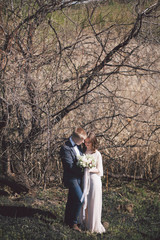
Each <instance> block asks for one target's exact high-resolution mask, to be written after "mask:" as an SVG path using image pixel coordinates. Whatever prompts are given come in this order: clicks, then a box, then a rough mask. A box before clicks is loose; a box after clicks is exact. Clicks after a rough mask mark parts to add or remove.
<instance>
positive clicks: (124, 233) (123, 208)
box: [0, 179, 160, 240]
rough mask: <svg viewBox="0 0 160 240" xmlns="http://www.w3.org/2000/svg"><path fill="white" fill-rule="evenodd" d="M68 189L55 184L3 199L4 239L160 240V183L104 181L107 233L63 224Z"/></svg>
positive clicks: (0, 212) (1, 228)
mask: <svg viewBox="0 0 160 240" xmlns="http://www.w3.org/2000/svg"><path fill="white" fill-rule="evenodd" d="M67 191H68V190H67V189H65V188H64V187H63V186H62V185H61V184H57V183H54V184H53V185H52V186H50V187H49V188H47V189H45V190H43V189H41V188H40V189H38V190H34V191H32V192H31V193H29V194H27V195H26V194H25V195H17V194H12V195H9V196H1V197H0V239H1V240H51V239H58V240H67V239H69V240H72V239H73V240H76V239H81V240H83V239H95V240H96V239H106V240H123V239H124V240H126V239H129V240H159V239H160V237H159V236H160V195H159V184H158V183H146V182H134V181H133V182H122V181H116V182H115V181H114V180H113V179H109V185H108V189H106V185H105V183H104V182H103V212H102V222H103V224H104V226H105V227H106V233H105V234H103V235H100V234H91V233H90V232H87V231H82V233H78V232H75V231H73V230H71V229H70V228H69V227H67V226H65V225H64V224H63V216H64V209H65V203H66V198H67Z"/></svg>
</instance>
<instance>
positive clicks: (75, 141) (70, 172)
mask: <svg viewBox="0 0 160 240" xmlns="http://www.w3.org/2000/svg"><path fill="white" fill-rule="evenodd" d="M86 137H87V134H86V132H85V131H84V129H83V128H80V127H79V128H76V129H75V131H74V132H73V133H72V135H71V137H70V138H69V139H68V140H67V141H66V142H65V144H64V145H63V146H62V147H61V150H60V156H61V159H62V164H63V171H64V172H63V182H64V186H65V187H67V188H68V189H69V192H68V199H67V204H66V209H65V219H64V221H65V224H67V225H69V226H70V228H72V229H74V230H77V231H81V230H80V228H79V227H78V226H77V220H78V216H79V213H80V210H81V207H82V204H83V202H82V201H81V198H82V189H81V184H82V177H83V171H82V169H81V168H80V167H79V166H77V157H78V155H82V149H81V146H80V145H81V144H82V143H83V142H84V140H85V139H86Z"/></svg>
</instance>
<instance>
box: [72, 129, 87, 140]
mask: <svg viewBox="0 0 160 240" xmlns="http://www.w3.org/2000/svg"><path fill="white" fill-rule="evenodd" d="M72 137H73V138H76V139H77V138H78V139H81V138H83V139H86V138H87V133H86V132H85V130H84V129H83V128H81V127H78V128H76V129H75V130H74V132H73V133H72Z"/></svg>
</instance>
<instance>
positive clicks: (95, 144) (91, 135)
mask: <svg viewBox="0 0 160 240" xmlns="http://www.w3.org/2000/svg"><path fill="white" fill-rule="evenodd" d="M87 138H89V139H90V141H91V143H92V150H93V151H94V152H95V151H96V149H97V148H98V141H97V138H96V136H95V134H94V133H89V134H88V137H87Z"/></svg>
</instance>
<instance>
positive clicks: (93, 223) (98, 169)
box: [60, 127, 105, 233]
mask: <svg viewBox="0 0 160 240" xmlns="http://www.w3.org/2000/svg"><path fill="white" fill-rule="evenodd" d="M82 144H84V147H83V148H82ZM60 155H61V159H62V164H63V170H64V172H63V182H64V186H65V187H67V188H68V189H69V191H68V199H67V203H66V209H65V219H64V221H65V224H66V225H68V226H69V227H70V228H72V229H73V230H77V231H79V232H80V231H81V228H80V227H82V226H83V228H85V230H89V231H90V232H92V233H93V232H96V233H104V232H105V228H104V226H103V225H102V223H101V212H102V182H101V176H103V165H102V156H101V154H100V152H99V151H98V150H97V139H96V136H95V135H94V134H93V133H90V134H88V135H87V134H86V132H85V130H84V129H83V128H81V127H79V128H76V129H75V131H74V132H73V133H72V135H71V136H70V138H69V139H68V140H67V141H66V142H65V144H64V145H63V146H62V147H61V150H60ZM84 155H87V156H91V157H92V159H93V158H94V161H95V166H92V167H91V168H85V169H84V168H82V167H80V166H79V164H78V159H79V157H80V156H84ZM79 223H80V226H79Z"/></svg>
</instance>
